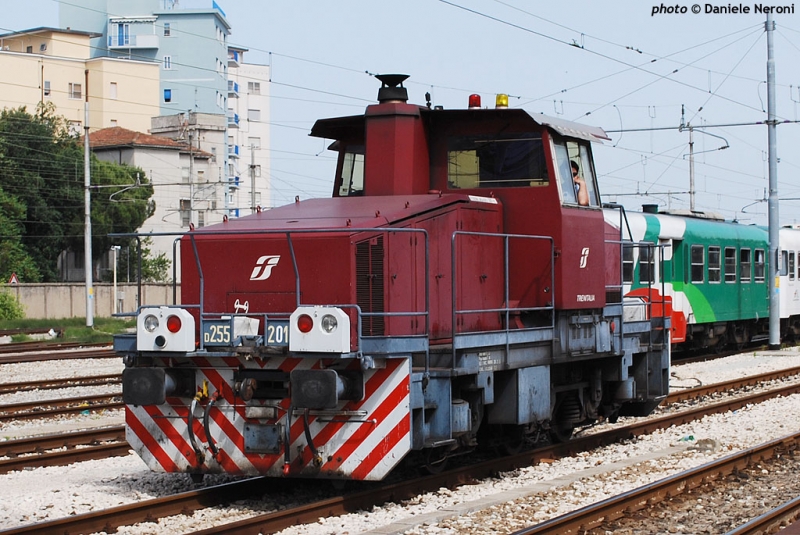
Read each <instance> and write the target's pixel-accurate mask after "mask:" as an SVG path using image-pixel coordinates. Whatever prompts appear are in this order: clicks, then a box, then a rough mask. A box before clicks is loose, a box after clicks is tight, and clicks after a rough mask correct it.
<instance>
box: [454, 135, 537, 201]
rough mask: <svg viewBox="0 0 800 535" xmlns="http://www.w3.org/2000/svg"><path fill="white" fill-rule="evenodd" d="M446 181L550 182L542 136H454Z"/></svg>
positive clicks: (458, 184)
mask: <svg viewBox="0 0 800 535" xmlns="http://www.w3.org/2000/svg"><path fill="white" fill-rule="evenodd" d="M447 183H448V188H450V189H468V188H511V187H541V186H547V185H548V184H549V183H550V181H549V178H548V176H547V161H546V159H545V154H544V147H543V146H542V139H541V137H539V135H538V134H519V135H514V136H509V137H504V138H498V137H481V136H470V137H458V138H451V139H450V140H449V142H448V151H447Z"/></svg>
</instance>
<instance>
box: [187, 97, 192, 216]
mask: <svg viewBox="0 0 800 535" xmlns="http://www.w3.org/2000/svg"><path fill="white" fill-rule="evenodd" d="M191 112H192V110H189V111H187V112H186V122H187V128H189V126H188V122H189V119H190V114H191ZM192 143H193V142H192V131H191V129H190V130H189V225H190V226H191V225H194V177H193V176H192V175H193V174H194V154H193V145H192Z"/></svg>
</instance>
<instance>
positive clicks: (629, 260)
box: [622, 243, 634, 284]
mask: <svg viewBox="0 0 800 535" xmlns="http://www.w3.org/2000/svg"><path fill="white" fill-rule="evenodd" d="M633 248H634V245H633V244H632V243H625V244H623V245H622V282H623V283H625V284H631V283H632V282H633Z"/></svg>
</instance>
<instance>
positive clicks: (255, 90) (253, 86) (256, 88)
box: [247, 82, 261, 95]
mask: <svg viewBox="0 0 800 535" xmlns="http://www.w3.org/2000/svg"><path fill="white" fill-rule="evenodd" d="M247 92H248V93H250V94H251V95H260V94H261V82H247Z"/></svg>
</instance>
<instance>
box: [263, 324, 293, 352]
mask: <svg viewBox="0 0 800 535" xmlns="http://www.w3.org/2000/svg"><path fill="white" fill-rule="evenodd" d="M264 345H267V346H288V345H289V322H288V321H272V320H270V321H268V322H267V328H266V330H265V332H264Z"/></svg>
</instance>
